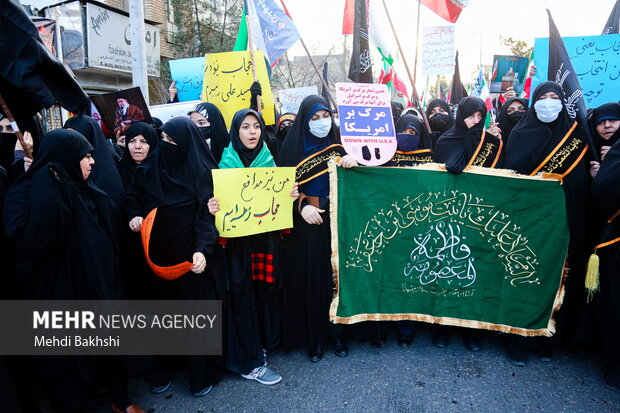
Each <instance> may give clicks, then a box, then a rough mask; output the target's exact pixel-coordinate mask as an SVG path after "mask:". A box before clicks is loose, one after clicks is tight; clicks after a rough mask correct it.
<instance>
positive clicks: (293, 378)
mask: <svg viewBox="0 0 620 413" xmlns="http://www.w3.org/2000/svg"><path fill="white" fill-rule="evenodd" d="M395 336H396V334H395V333H394V332H392V333H391V335H390V337H389V339H388V341H387V343H386V344H385V345H384V346H383V347H382V348H376V347H373V346H370V345H369V344H368V343H367V342H364V343H360V342H357V341H354V342H350V343H349V344H350V352H349V356H348V357H346V358H339V357H337V356H336V355H335V354H334V353H333V351H332V350H331V347H329V346H326V353H325V357H324V358H323V360H321V361H320V362H318V363H310V362H309V361H308V358H307V352H306V351H305V350H301V349H300V350H298V351H293V352H289V353H284V352H282V351H275V352H273V353H270V354H269V357H268V363H269V366H270V367H272V368H273V369H275V370H276V371H278V372H279V373H280V374H282V376H283V377H284V380H283V381H282V382H281V383H279V384H276V385H274V386H265V385H262V384H260V383H258V382H256V381H250V380H246V379H243V378H241V377H240V376H239V375H236V374H233V373H228V374H227V375H226V376H225V377H224V378H223V379H222V381H221V382H220V383H219V384H218V385H217V386H215V387H214V388H213V390H212V391H211V392H210V393H209V394H208V395H206V396H205V397H203V398H200V399H196V398H193V397H192V396H191V395H190V394H189V386H188V381H187V373H186V372H184V373H181V374H179V375H177V377H176V378H175V380H174V382H173V385H172V386H171V387H170V389H169V390H168V391H166V392H165V393H163V394H159V395H153V394H150V393H149V385H148V383H147V382H145V381H144V380H142V379H133V380H131V381H130V393H131V396H132V398H133V401H134V402H135V403H137V404H138V405H139V406H141V407H142V408H143V409H145V410H146V411H147V412H148V413H206V412H332V411H336V412H340V411H342V412H502V413H503V412H554V413H555V412H588V413H594V412H596V413H603V412H620V393H616V392H612V391H610V390H608V389H607V388H606V387H605V385H604V382H603V379H602V375H601V373H602V365H601V362H600V361H599V360H598V358H597V357H595V356H594V355H591V354H587V353H585V352H583V351H579V350H564V351H560V352H558V353H557V354H556V355H555V356H554V359H553V361H551V362H543V361H540V360H538V359H537V358H536V357H535V356H534V354H531V355H530V358H529V360H528V363H527V366H525V367H516V366H513V365H512V364H510V363H509V362H508V360H507V359H506V356H505V354H504V351H503V348H502V346H501V340H500V338H499V336H498V335H497V334H494V333H486V332H485V334H483V335H482V337H481V342H482V350H481V351H478V352H470V351H468V350H467V349H465V348H464V346H463V342H462V340H461V338H460V337H459V336H458V335H455V336H453V337H452V339H451V342H450V345H449V346H448V347H447V348H445V349H441V348H438V347H435V346H434V345H433V344H432V334H431V330H430V328H429V327H428V326H426V325H423V326H421V327H420V328H418V331H417V335H416V338H415V340H414V342H413V345H412V346H410V347H407V348H401V347H399V346H398V343H397V340H396V337H395ZM92 403H93V406H92V411H93V412H97V413H98V412H102V413H103V412H109V411H110V403H111V402H110V401H109V399H108V397H107V395H106V394H102V395H99V396H97V397H96V398H95V399H94V400H93V402H92Z"/></svg>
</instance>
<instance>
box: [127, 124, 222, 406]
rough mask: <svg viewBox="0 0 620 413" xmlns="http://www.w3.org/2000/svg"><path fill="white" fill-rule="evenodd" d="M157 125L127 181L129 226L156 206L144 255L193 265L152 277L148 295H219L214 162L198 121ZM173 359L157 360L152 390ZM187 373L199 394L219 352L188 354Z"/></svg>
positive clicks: (218, 370)
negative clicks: (156, 135)
mask: <svg viewBox="0 0 620 413" xmlns="http://www.w3.org/2000/svg"><path fill="white" fill-rule="evenodd" d="M161 131H162V141H161V142H160V144H159V148H158V149H157V150H156V151H155V152H154V153H153V154H152V156H149V157H148V158H147V159H146V160H144V161H143V162H142V163H141V164H140V165H139V166H138V168H136V172H135V174H134V178H133V181H132V183H131V184H130V185H129V187H128V190H127V195H126V212H127V216H128V217H132V218H131V220H130V222H129V227H130V228H131V229H132V230H134V231H136V232H137V231H139V230H140V228H141V227H142V221H143V218H144V217H146V216H147V214H149V213H150V212H151V211H153V210H154V209H155V208H157V213H156V217H155V220H154V223H153V227H152V232H151V234H150V243H149V246H148V247H149V256H148V259H149V261H150V262H151V264H153V265H155V266H158V267H164V268H166V267H170V266H175V265H177V264H179V263H183V262H185V261H188V262H190V263H191V264H192V265H191V268H190V267H188V269H189V271H187V272H183V273H182V274H177V275H176V276H175V278H174V279H166V280H157V281H159V282H158V283H157V285H156V286H155V287H154V290H155V291H154V293H153V294H154V296H153V298H154V299H176V300H179V299H181V300H182V299H187V300H208V299H214V300H215V299H221V298H222V297H223V296H224V291H225V280H226V273H225V263H224V256H223V251H222V248H221V247H220V246H218V245H217V244H216V242H217V237H218V233H217V230H216V229H215V219H214V217H213V215H211V214H210V213H209V210H208V207H207V202H208V200H209V198H211V197H212V196H213V180H212V177H211V170H212V169H214V168H216V167H217V165H216V163H215V160H214V159H213V155H212V154H211V151H210V150H209V148H208V147H207V144H206V142H205V140H204V139H203V137H202V135H201V133H200V131H199V130H198V127H197V126H196V125H194V123H193V122H192V121H191V120H189V119H188V118H185V117H177V118H173V119H171V120H170V121H168V122H166V124H164V126H162V127H161ZM152 268H153V267H152ZM172 361H173V360H172V359H171V358H170V357H166V358H162V359H160V360H159V362H158V363H157V364H158V372H159V374H157V375H156V377H155V378H154V380H153V382H152V386H151V391H152V392H154V393H161V392H164V391H166V390H167V389H168V387H169V386H170V383H171V382H172V377H173V375H174V373H175V369H176V366H175V365H174V364H175V363H173V362H172ZM189 373H190V391H191V393H192V394H193V395H194V396H196V397H201V396H204V395H206V394H207V393H208V392H209V391H210V390H211V386H212V385H213V384H216V383H217V382H218V381H219V379H220V377H221V374H222V360H221V357H215V356H191V357H189Z"/></svg>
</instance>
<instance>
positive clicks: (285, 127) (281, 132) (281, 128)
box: [276, 112, 296, 147]
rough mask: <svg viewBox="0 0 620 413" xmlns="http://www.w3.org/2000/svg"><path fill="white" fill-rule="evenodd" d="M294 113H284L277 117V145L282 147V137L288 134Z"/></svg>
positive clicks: (293, 119) (293, 120)
mask: <svg viewBox="0 0 620 413" xmlns="http://www.w3.org/2000/svg"><path fill="white" fill-rule="evenodd" d="M295 116H296V115H295V114H294V113H290V112H289V113H285V114H283V115H281V116H280V117H279V118H278V132H277V133H276V137H277V139H278V146H279V147H282V142H284V138H286V135H287V134H288V131H289V130H290V129H291V126H293V122H295Z"/></svg>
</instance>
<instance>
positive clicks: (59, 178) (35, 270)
mask: <svg viewBox="0 0 620 413" xmlns="http://www.w3.org/2000/svg"><path fill="white" fill-rule="evenodd" d="M92 152H93V147H92V146H91V145H90V144H89V143H88V141H87V140H86V139H85V138H84V137H83V136H82V135H81V134H79V133H78V132H75V131H70V130H63V129H61V130H56V131H53V132H50V133H48V134H47V135H45V138H44V139H43V141H42V143H41V146H40V148H39V151H38V154H37V156H36V159H35V161H34V162H33V164H32V166H31V167H30V168H29V169H28V171H27V172H26V173H25V174H24V175H23V176H22V177H21V178H19V179H18V180H17V181H16V182H15V183H14V184H13V186H12V187H11V188H10V189H9V192H8V194H7V197H6V203H5V211H4V223H5V227H6V232H7V235H8V237H9V239H10V241H11V242H12V244H13V246H14V247H15V250H16V265H17V275H18V280H19V287H20V294H19V295H20V297H21V298H22V299H29V300H45V299H54V300H106V299H120V298H123V297H122V291H121V286H120V277H119V267H118V263H119V260H118V257H119V255H118V247H117V236H118V234H117V231H116V230H117V228H118V226H117V225H118V223H119V222H118V219H117V216H116V213H115V210H114V206H113V202H112V201H111V200H110V198H109V197H108V195H107V194H105V193H104V192H103V191H102V190H101V189H99V188H98V187H97V186H96V185H94V183H92V182H91V181H90V180H89V179H88V177H89V175H90V173H91V168H92V166H93V164H94V160H93V158H92V157H91V153H92ZM94 360H95V359H94V358H92V357H89V358H87V357H79V356H55V357H38V358H36V359H35V360H34V363H33V364H34V368H35V369H36V371H37V373H38V375H39V376H40V377H41V379H42V380H43V382H44V384H45V387H46V390H47V392H48V396H49V398H50V401H51V403H52V404H53V405H54V407H55V408H56V410H57V411H59V412H79V411H82V409H83V408H84V402H85V400H86V398H87V396H88V394H89V390H90V388H89V386H90V384H91V378H92V368H93V364H94ZM123 385H124V383H123ZM123 407H125V406H123Z"/></svg>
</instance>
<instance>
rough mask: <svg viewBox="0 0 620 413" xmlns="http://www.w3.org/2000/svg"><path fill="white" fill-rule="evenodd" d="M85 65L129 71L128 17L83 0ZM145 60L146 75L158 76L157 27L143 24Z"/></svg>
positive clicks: (158, 39) (129, 37) (158, 46)
mask: <svg viewBox="0 0 620 413" xmlns="http://www.w3.org/2000/svg"><path fill="white" fill-rule="evenodd" d="M86 27H87V28H88V32H87V36H86V38H87V40H88V66H92V67H100V68H103V69H112V70H119V71H121V72H128V73H131V64H132V58H131V31H130V29H129V17H128V16H125V15H122V14H120V13H116V12H113V11H112V10H110V9H107V8H104V7H100V6H96V5H94V4H91V3H86ZM144 32H145V38H144V43H145V48H146V64H147V73H148V75H149V76H159V60H160V53H159V48H160V39H161V38H160V36H159V29H158V28H157V27H155V26H153V25H150V24H145V25H144Z"/></svg>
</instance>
